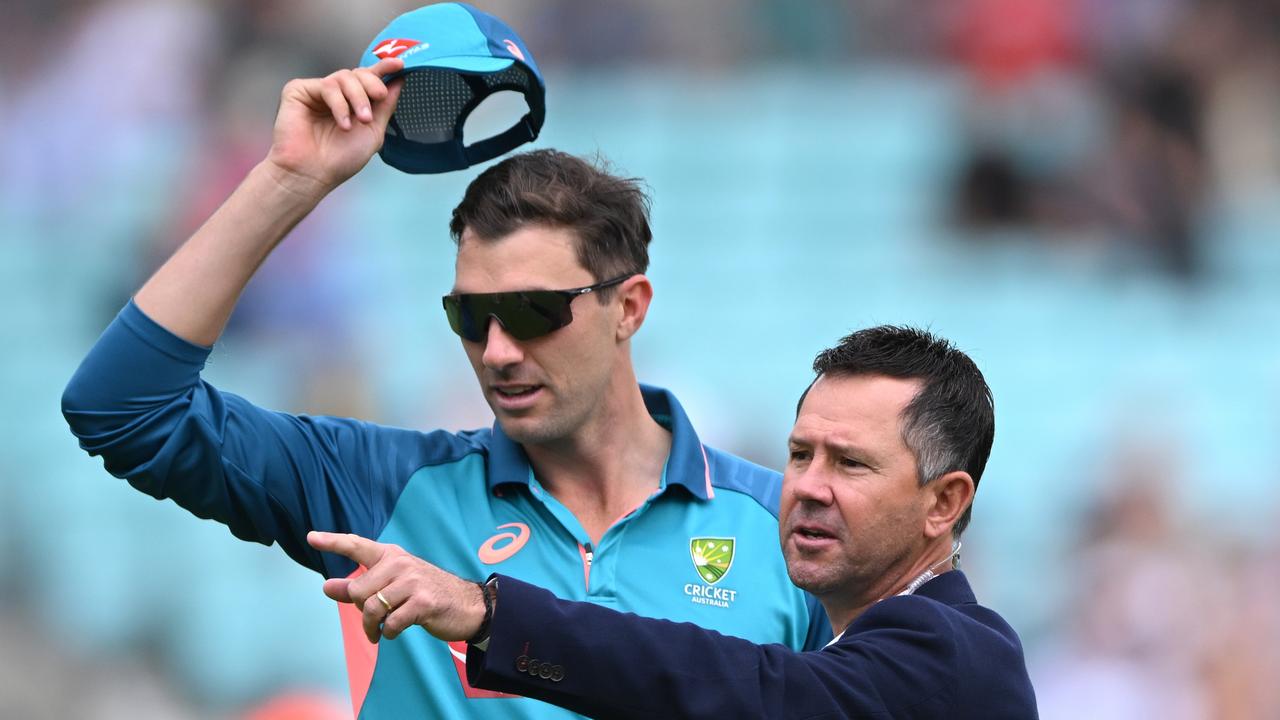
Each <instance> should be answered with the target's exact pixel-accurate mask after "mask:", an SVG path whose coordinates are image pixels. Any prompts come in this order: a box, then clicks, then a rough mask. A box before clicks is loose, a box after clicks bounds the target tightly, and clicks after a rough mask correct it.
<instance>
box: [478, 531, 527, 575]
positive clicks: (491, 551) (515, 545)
mask: <svg viewBox="0 0 1280 720" xmlns="http://www.w3.org/2000/svg"><path fill="white" fill-rule="evenodd" d="M503 528H513V529H514V530H515V532H512V531H510V530H508V531H507V532H500V533H498V534H497V535H494V536H493V537H491V538H489V539H488V540H485V541H484V544H483V545H481V546H480V550H479V551H477V552H476V556H477V557H479V558H480V562H482V563H484V564H485V565H497V564H498V563H500V562H502V561H503V560H509V559H511V556H512V555H515V554H516V553H518V552H520V549H521V548H523V547H524V544H525V543H527V542H529V526H528V525H525V524H524V523H518V522H516V523H507V524H506V525H499V526H498V529H499V530H501V529H503ZM498 543H505V544H504V545H502V547H498Z"/></svg>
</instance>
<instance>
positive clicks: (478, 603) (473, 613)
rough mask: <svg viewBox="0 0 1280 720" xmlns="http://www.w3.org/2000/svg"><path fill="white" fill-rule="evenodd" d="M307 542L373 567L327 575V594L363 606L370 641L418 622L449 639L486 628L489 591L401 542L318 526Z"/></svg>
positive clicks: (395, 632) (391, 634)
mask: <svg viewBox="0 0 1280 720" xmlns="http://www.w3.org/2000/svg"><path fill="white" fill-rule="evenodd" d="M307 542H308V543H310V544H311V547H313V548H315V549H317V550H320V551H322V552H331V553H337V554H339V555H342V556H344V557H346V558H348V559H350V560H353V561H355V562H356V563H358V564H360V565H363V566H365V567H366V568H368V570H366V571H365V573H364V574H363V575H361V576H360V577H357V578H334V579H331V580H325V581H324V594H325V595H328V596H329V597H330V598H332V599H334V600H337V601H338V602H343V603H351V604H353V605H355V606H356V608H357V609H359V610H360V611H361V613H362V615H363V623H364V634H365V636H366V637H368V638H369V642H371V643H376V642H378V639H379V638H383V637H385V638H387V639H388V640H391V639H394V638H395V637H397V636H398V635H400V633H402V632H404V631H405V629H406V628H408V627H410V626H412V625H421V626H423V627H424V628H426V629H427V632H429V633H431V634H432V635H434V636H436V637H438V638H440V639H441V640H445V641H448V642H452V641H454V640H467V639H470V638H471V637H473V636H475V634H476V633H477V632H478V631H479V630H480V625H481V623H482V622H483V620H484V612H485V608H484V596H483V594H482V592H481V590H480V586H479V585H477V584H476V583H474V582H469V581H467V580H463V579H462V578H459V577H457V576H454V575H450V574H449V573H447V572H445V571H444V570H441V569H440V568H438V567H436V566H434V565H432V564H430V563H428V562H426V561H425V560H422V559H420V558H417V557H414V556H413V555H410V554H409V553H408V552H406V551H405V550H404V549H403V548H401V547H400V546H398V545H388V544H385V543H380V542H374V541H373V540H369V539H367V538H362V537H360V536H359V535H346V534H339V533H327V532H314V531H313V532H310V533H307Z"/></svg>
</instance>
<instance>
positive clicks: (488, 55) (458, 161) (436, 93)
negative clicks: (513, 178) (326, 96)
mask: <svg viewBox="0 0 1280 720" xmlns="http://www.w3.org/2000/svg"><path fill="white" fill-rule="evenodd" d="M388 57H398V58H400V59H401V60H403V61H404V69H403V70H401V71H400V72H399V73H396V74H395V75H390V76H388V77H387V78H386V80H391V79H393V78H396V77H400V76H403V77H404V88H402V89H401V91H400V100H399V101H398V103H397V104H396V111H395V113H394V114H392V116H391V122H390V123H389V124H388V125H387V135H386V139H385V141H384V142H383V144H382V150H381V152H380V153H379V154H380V155H381V156H382V160H383V162H385V163H387V164H388V165H390V166H391V167H394V168H397V169H399V170H403V171H404V172H407V173H442V172H448V171H450V170H461V169H463V168H466V167H470V166H471V165H475V164H476V163H482V162H484V161H486V160H492V159H493V158H496V157H498V156H499V155H501V154H503V153H505V152H507V151H509V150H512V149H514V148H515V147H517V146H519V145H521V144H522V143H526V142H529V141H531V140H533V139H535V138H537V137H538V131H540V130H541V129H542V121H543V119H544V118H545V117H546V106H545V105H544V96H545V92H546V86H545V85H544V84H543V82H542V73H541V72H539V71H538V65H537V63H535V62H534V61H533V53H531V52H529V49H528V48H527V47H525V45H524V41H523V40H521V39H520V37H519V36H518V35H516V34H515V31H513V30H512V29H511V28H510V27H508V26H507V24H506V23H504V22H502V21H501V20H499V19H498V18H496V17H494V16H492V15H489V14H488V13H483V12H480V11H479V10H477V9H475V8H473V7H471V6H470V5H465V4H463V3H440V4H437V5H427V6H426V7H421V8H418V9H417V10H413V11H411V12H407V13H405V14H403V15H401V16H400V17H398V18H396V19H395V20H392V21H391V24H390V25H388V26H387V27H386V28H384V29H383V30H382V32H380V33H378V36H377V37H375V38H374V39H373V42H372V43H370V44H369V48H368V49H367V50H365V51H364V56H363V57H361V58H360V65H361V67H368V66H370V65H373V64H374V63H376V62H378V61H379V60H381V59H383V58H388ZM500 90H514V91H515V92H519V93H521V94H523V95H524V99H525V103H526V104H527V105H528V106H529V112H528V113H526V114H525V116H524V117H523V118H521V119H520V121H519V122H517V123H516V124H515V125H513V126H512V127H511V128H509V129H507V130H505V131H504V132H501V133H498V134H497V135H495V136H493V137H491V138H487V139H485V140H480V141H478V142H475V143H472V144H471V145H463V143H462V126H463V123H465V122H466V119H467V116H468V115H470V114H471V111H472V110H474V109H476V107H477V106H479V105H480V103H481V101H483V100H484V99H485V98H486V97H488V96H489V95H491V94H493V93H495V92H498V91H500Z"/></svg>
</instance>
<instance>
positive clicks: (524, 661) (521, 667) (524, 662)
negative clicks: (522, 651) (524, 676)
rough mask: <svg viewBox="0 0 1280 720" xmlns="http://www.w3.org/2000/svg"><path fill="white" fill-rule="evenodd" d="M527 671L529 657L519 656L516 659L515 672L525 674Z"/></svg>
mask: <svg viewBox="0 0 1280 720" xmlns="http://www.w3.org/2000/svg"><path fill="white" fill-rule="evenodd" d="M528 669H529V656H528V655H521V656H520V657H518V658H516V672H526V671H528Z"/></svg>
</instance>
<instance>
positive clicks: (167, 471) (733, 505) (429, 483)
mask: <svg viewBox="0 0 1280 720" xmlns="http://www.w3.org/2000/svg"><path fill="white" fill-rule="evenodd" d="M209 352H210V348H205V347H201V346H198V345H194V344H192V343H189V342H187V341H185V340H183V339H181V338H179V337H177V336H176V335H173V334H172V333H170V332H169V331H167V330H165V329H164V328H162V327H161V326H159V325H157V324H156V323H155V322H154V321H152V320H151V319H150V318H148V317H147V316H146V315H145V314H143V313H142V311H141V310H139V309H138V308H137V307H136V306H135V305H134V304H133V303H132V302H130V303H129V304H128V305H126V306H125V308H124V309H123V310H122V311H121V312H120V314H119V315H118V316H117V317H116V319H115V321H114V322H112V323H111V325H110V326H108V327H107V329H106V331H105V332H104V333H103V335H102V337H101V338H100V339H99V340H98V342H97V344H96V345H95V346H94V347H93V349H92V350H91V351H90V352H89V355H88V357H86V358H85V360H84V362H83V363H82V364H81V366H80V368H79V370H78V371H77V372H76V374H75V376H74V377H73V378H72V379H71V382H70V384H69V385H68V386H67V389H66V391H65V393H64V395H63V401H62V404H63V414H64V415H65V416H66V419H67V422H68V423H69V424H70V425H71V429H72V431H73V432H74V433H75V434H76V436H77V437H79V438H80V446H81V447H82V448H83V449H84V450H86V451H87V452H89V453H90V454H91V455H101V456H102V458H103V460H104V463H105V465H106V468H107V470H108V471H109V472H111V473H112V474H113V475H115V476H117V477H122V478H125V479H126V480H128V482H129V483H130V484H131V485H133V486H134V487H135V488H137V489H139V490H141V491H143V492H145V493H147V494H149V495H151V496H153V497H156V498H161V499H162V498H173V500H174V501H175V502H177V503H178V504H179V505H181V506H182V507H184V508H186V509H187V510H189V511H191V512H192V513H194V514H195V515H197V516H199V517H202V518H212V519H214V520H217V521H218V522H221V523H223V524H225V525H227V526H228V527H229V528H230V529H231V532H232V534H234V535H235V536H236V537H238V538H241V539H243V540H252V541H255V542H260V543H263V544H265V545H270V544H271V543H279V544H280V546H281V548H283V549H284V551H285V552H286V553H287V554H288V555H289V557H291V558H293V559H294V560H296V561H297V562H299V563H301V564H303V565H305V566H307V567H309V568H311V569H313V570H316V571H317V572H319V573H321V574H322V575H324V576H325V577H347V576H350V575H352V574H354V573H358V572H361V569H358V568H356V567H355V564H354V563H352V562H351V561H349V560H347V559H345V558H342V557H340V556H337V555H331V554H321V553H319V552H317V551H315V550H313V549H312V548H311V547H310V546H309V545H307V543H306V534H307V532H308V531H310V530H326V531H330V532H349V533H355V534H357V535H361V536H364V537H368V538H373V539H376V540H378V541H379V542H386V543H395V544H397V545H400V546H401V547H403V548H404V549H405V550H407V551H408V552H410V553H413V554H414V555H416V556H418V557H421V558H423V559H425V560H427V561H428V562H431V563H433V564H435V565H437V566H439V567H441V568H443V569H445V570H447V571H449V572H452V573H454V574H456V575H459V576H461V577H465V578H474V579H481V578H484V577H486V576H488V575H489V574H490V573H491V572H495V571H501V572H502V573H504V574H507V575H510V576H512V577H517V578H520V579H522V580H525V581H528V582H531V583H535V584H537V585H540V586H542V587H545V588H547V589H548V590H550V591H551V592H553V593H555V594H556V595H557V596H559V597H561V598H564V599H567V600H586V601H590V602H594V603H597V604H600V605H604V606H607V607H612V608H616V609H618V610H625V611H628V612H634V613H636V614H639V615H645V616H650V617H659V618H668V619H671V620H677V621H687V622H692V623H696V624H698V625H701V626H702V627H705V628H710V629H714V630H717V631H719V632H722V633H725V634H727V635H734V636H738V637H741V638H745V639H747V640H751V641H754V642H757V643H783V644H785V645H787V646H790V647H791V648H794V649H816V648H819V647H821V646H822V645H823V644H825V642H826V641H827V640H829V639H830V637H831V630H830V626H829V625H828V623H827V620H826V616H825V614H824V613H823V612H822V610H821V608H820V607H819V606H818V604H817V603H816V601H815V600H814V599H813V598H812V597H811V596H809V595H808V594H807V593H804V592H802V591H800V590H799V589H797V588H796V587H794V586H793V585H792V584H791V583H790V582H788V580H787V575H786V565H785V563H784V562H783V558H782V552H781V549H780V548H779V544H778V524H777V507H778V499H779V493H780V489H781V479H780V477H779V475H778V474H777V473H775V472H773V471H770V470H766V469H765V468H762V467H760V466H758V465H754V464H752V463H749V462H747V461H745V460H742V459H741V458H737V457H734V456H732V455H729V454H727V453H723V452H720V451H717V450H715V449H713V448H709V447H706V446H704V445H703V444H702V443H701V442H700V441H699V440H698V436H697V435H696V434H695V433H694V431H693V427H692V426H691V425H690V423H689V419H688V418H687V417H686V416H685V414H684V411H683V410H682V409H681V407H680V405H679V403H677V402H676V399H675V398H674V397H673V396H672V395H671V394H670V393H669V392H667V391H665V390H661V389H658V388H651V387H646V386H641V391H642V393H643V395H644V400H645V404H646V406H647V407H648V409H649V412H650V414H652V415H653V417H654V419H655V420H657V421H658V422H659V423H661V424H662V425H663V426H664V427H666V428H667V429H668V430H670V431H671V435H672V443H671V454H670V456H669V457H668V458H667V464H666V467H665V469H664V471H663V477H662V481H661V485H660V487H659V489H658V491H657V492H655V493H654V494H653V495H652V496H650V497H649V498H648V499H647V500H646V501H645V502H644V503H643V504H642V505H641V506H640V507H637V508H635V509H634V510H632V511H631V512H629V513H627V514H626V515H624V516H623V517H621V518H619V519H618V520H617V521H616V522H615V523H614V524H613V525H612V526H611V527H610V528H609V529H608V530H607V531H606V532H605V534H604V536H603V537H602V539H601V540H600V542H599V544H598V545H596V546H594V547H593V546H592V544H591V541H590V539H589V537H588V535H587V533H586V532H585V531H584V530H583V528H582V526H581V524H580V523H579V522H578V521H577V519H576V518H575V517H574V516H573V514H572V513H570V512H569V511H568V510H567V509H566V508H565V507H564V506H563V505H562V504H560V503H559V502H558V501H557V500H556V499H555V498H554V497H552V496H551V494H550V493H548V492H547V491H546V490H544V489H543V487H542V486H541V484H540V483H539V482H538V479H537V478H536V477H535V476H534V473H533V472H532V469H531V468H530V466H529V462H528V459H527V457H526V456H525V454H524V451H523V450H522V449H521V448H520V446H519V445H518V444H516V443H515V442H513V441H512V440H511V439H510V438H508V437H507V436H506V435H505V434H503V432H502V429H501V427H499V426H498V425H497V424H496V423H495V424H494V426H493V428H492V429H486V430H475V431H469V432H461V433H457V434H454V433H449V432H445V431H442V430H437V431H434V432H426V433H424V432H419V431H416V430H408V429H401V428H392V427H386V426H380V425H375V424H371V423H367V422H362V421H358V420H352V419H346V418H334V417H310V416H306V415H289V414H285V413H278V412H272V411H268V410H264V409H262V408H259V407H257V406H255V405H253V404H251V403H249V402H248V401H246V400H245V399H244V398H241V397H239V396H237V395H233V394H231V393H224V392H220V391H218V390H217V389H216V388H214V387H213V386H211V385H209V384H208V383H205V382H203V381H202V380H201V379H200V371H201V370H202V369H203V367H204V363H205V360H206V359H207V358H208V356H209ZM339 610H340V616H341V618H342V626H343V635H344V642H345V648H346V655H347V665H348V674H349V676H350V681H351V695H352V702H353V703H354V705H355V709H356V714H357V716H358V717H361V718H382V717H395V718H399V717H416V718H437V717H438V718H480V717H503V718H565V717H577V716H576V715H573V714H572V713H569V712H567V711H565V710H561V709H559V708H556V707H553V706H551V705H546V704H543V703H540V702H537V701H534V700H529V699H525V698H518V697H515V696H510V695H502V694H499V693H494V692H489V691H484V690H478V689H475V688H472V687H470V685H468V684H467V682H466V669H465V664H464V663H465V653H466V648H465V644H463V643H452V644H446V643H444V642H442V641H440V640H437V639H435V638H433V637H431V636H430V635H429V634H428V633H427V632H426V631H425V630H423V629H422V628H420V627H413V628H410V629H409V630H407V631H405V632H404V633H403V634H402V635H401V636H400V637H398V638H396V639H395V640H390V641H388V640H383V641H382V642H381V643H379V644H377V645H372V644H370V643H369V642H368V641H367V640H366V639H365V637H364V633H363V631H362V630H361V626H360V614H359V612H357V611H356V610H355V609H354V608H352V607H351V606H349V605H340V606H339Z"/></svg>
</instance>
